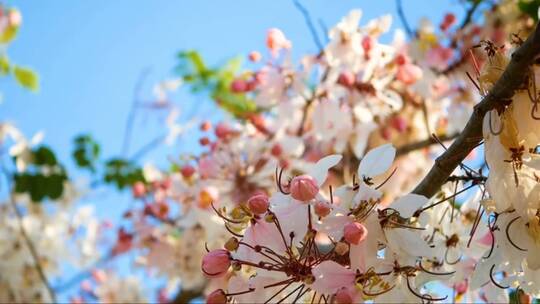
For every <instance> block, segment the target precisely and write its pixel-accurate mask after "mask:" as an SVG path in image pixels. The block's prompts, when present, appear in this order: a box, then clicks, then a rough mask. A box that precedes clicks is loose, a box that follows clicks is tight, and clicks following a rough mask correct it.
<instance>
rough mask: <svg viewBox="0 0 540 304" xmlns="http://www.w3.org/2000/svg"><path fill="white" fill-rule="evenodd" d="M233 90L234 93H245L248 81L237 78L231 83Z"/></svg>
mask: <svg viewBox="0 0 540 304" xmlns="http://www.w3.org/2000/svg"><path fill="white" fill-rule="evenodd" d="M231 91H233V92H234V93H244V92H245V91H247V83H246V81H245V80H242V79H235V80H233V82H232V83H231Z"/></svg>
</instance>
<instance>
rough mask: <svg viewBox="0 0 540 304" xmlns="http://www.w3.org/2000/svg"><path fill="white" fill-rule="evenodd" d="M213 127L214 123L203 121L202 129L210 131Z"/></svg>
mask: <svg viewBox="0 0 540 304" xmlns="http://www.w3.org/2000/svg"><path fill="white" fill-rule="evenodd" d="M211 128H212V123H211V122H209V121H205V122H203V123H201V131H208V130H210V129H211Z"/></svg>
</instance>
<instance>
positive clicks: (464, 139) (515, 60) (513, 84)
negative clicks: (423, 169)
mask: <svg viewBox="0 0 540 304" xmlns="http://www.w3.org/2000/svg"><path fill="white" fill-rule="evenodd" d="M538 54H540V27H538V25H537V26H536V28H535V30H534V31H533V32H532V33H531V34H530V35H529V37H528V38H527V40H526V41H525V42H524V43H523V44H522V45H521V46H520V47H519V48H518V49H517V50H516V51H515V52H514V53H513V54H512V59H511V61H510V63H509V64H508V66H507V67H506V69H505V71H504V73H503V74H502V76H501V77H500V78H499V80H498V81H497V83H495V86H494V87H493V89H492V90H491V91H490V92H489V93H488V94H487V95H486V96H485V97H484V98H483V99H482V101H481V102H480V103H479V104H477V105H476V106H475V107H474V112H473V114H472V115H471V117H470V118H469V121H468V122H467V125H466V126H465V128H464V129H463V131H462V132H461V134H460V135H459V136H458V137H457V138H456V140H455V141H454V142H453V143H452V145H451V146H450V147H449V148H448V150H447V151H445V152H444V153H443V154H442V155H441V156H439V157H438V158H437V160H436V161H435V164H434V165H433V167H432V168H431V170H430V171H429V173H428V175H427V176H426V177H424V179H423V180H422V181H421V182H420V184H419V185H418V186H417V187H416V188H415V189H414V191H413V193H416V194H420V195H424V196H426V197H432V196H433V195H435V194H436V193H437V191H439V189H440V187H441V186H442V185H443V184H444V183H445V182H446V180H447V179H448V177H449V176H450V174H452V171H454V169H455V168H456V167H457V166H458V165H459V164H460V163H461V162H462V161H463V159H465V157H466V156H467V155H468V154H469V153H470V152H471V151H472V150H473V149H474V148H475V147H476V146H477V145H478V144H479V143H480V141H481V140H482V122H483V119H484V115H485V114H486V113H487V112H488V111H490V110H492V109H494V108H495V107H497V106H501V105H504V104H507V103H509V102H511V99H512V97H513V96H514V92H515V90H516V89H517V88H518V87H519V86H520V85H522V84H523V82H524V80H525V78H526V75H527V73H525V72H524V71H527V70H528V68H529V66H530V65H531V64H532V63H533V62H534V59H535V58H536V57H537V55H538Z"/></svg>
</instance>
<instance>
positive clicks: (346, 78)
mask: <svg viewBox="0 0 540 304" xmlns="http://www.w3.org/2000/svg"><path fill="white" fill-rule="evenodd" d="M355 81H356V77H355V76H354V74H353V73H352V72H350V71H345V72H341V74H339V77H338V81H337V82H338V84H340V85H342V86H344V87H347V88H350V87H352V86H353V85H354V82H355Z"/></svg>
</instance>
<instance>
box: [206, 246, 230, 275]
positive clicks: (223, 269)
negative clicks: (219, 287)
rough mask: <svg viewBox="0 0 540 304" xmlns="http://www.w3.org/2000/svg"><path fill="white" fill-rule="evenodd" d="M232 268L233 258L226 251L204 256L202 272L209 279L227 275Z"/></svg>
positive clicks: (222, 250)
mask: <svg viewBox="0 0 540 304" xmlns="http://www.w3.org/2000/svg"><path fill="white" fill-rule="evenodd" d="M230 266H231V256H230V255H229V252H228V251H227V250H225V249H217V250H212V251H210V252H208V253H207V254H205V255H204V257H203V260H202V266H201V268H202V271H203V272H204V274H205V275H206V276H207V277H211V278H212V277H213V278H217V277H221V276H223V275H225V274H226V273H227V270H228V269H229V267H230Z"/></svg>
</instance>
